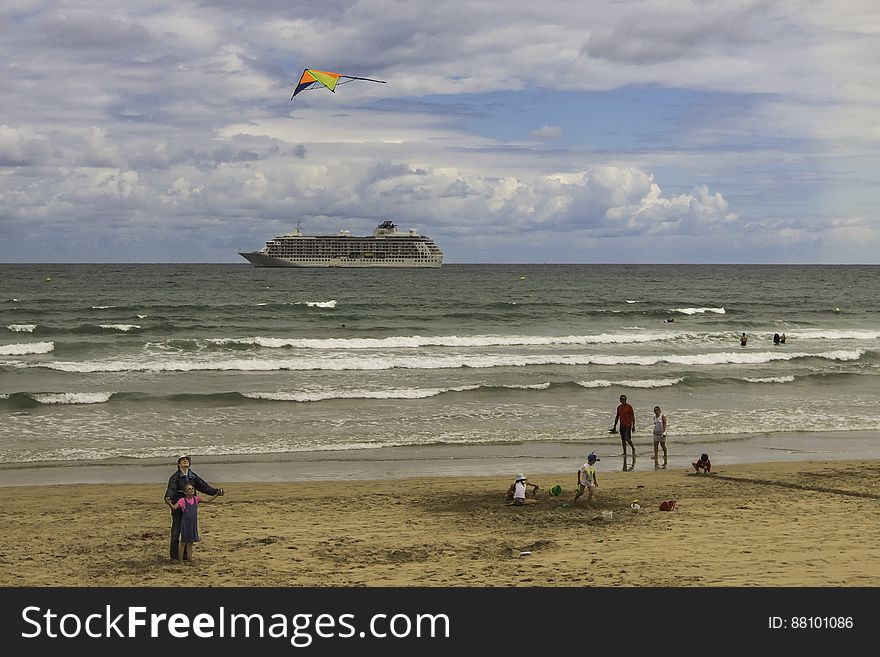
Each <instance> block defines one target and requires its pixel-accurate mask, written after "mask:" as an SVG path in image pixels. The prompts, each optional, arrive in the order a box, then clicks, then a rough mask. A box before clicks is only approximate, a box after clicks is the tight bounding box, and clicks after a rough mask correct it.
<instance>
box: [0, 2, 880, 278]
mask: <svg viewBox="0 0 880 657" xmlns="http://www.w3.org/2000/svg"><path fill="white" fill-rule="evenodd" d="M305 68H314V69H318V70H325V71H336V72H339V73H342V74H347V75H352V76H361V77H369V78H375V79H379V80H384V81H386V84H378V83H371V82H361V81H354V82H349V83H348V84H344V85H341V86H339V87H337V90H336V93H330V92H329V91H327V90H326V89H322V90H315V91H306V92H303V93H301V94H299V95H298V96H297V97H296V98H295V99H294V100H293V101H291V99H290V95H291V93H292V90H293V88H294V87H295V85H296V82H297V80H298V79H299V76H300V74H301V73H302V71H303V69H305ZM878 70H880V5H878V4H877V2H876V0H827V1H825V0H814V1H806V0H787V1H786V2H773V1H767V0H760V1H739V0H706V1H689V0H657V1H654V2H651V1H639V2H636V1H628V0H578V1H577V2H574V1H570V0H542V1H541V2H538V3H523V2H521V1H520V0H473V1H468V2H464V1H460V0H446V1H445V2H436V0H362V1H351V0H321V1H318V0H248V1H247V2H242V1H241V0H217V1H214V2H207V1H206V2H188V1H185V0H167V1H166V0H159V1H152V0H149V1H148V0H143V1H129V2H119V1H118V0H4V2H3V3H2V5H0V262H8V263H23V262H58V263H62V262H70V263H74V262H145V263H160V262H217V263H227V262H228V263H233V262H239V263H243V264H246V263H245V261H244V260H243V259H242V258H241V257H240V256H239V255H238V251H242V250H247V251H252V250H257V249H259V248H260V247H261V246H262V245H263V244H264V243H265V241H266V240H267V239H270V238H271V237H273V236H275V235H279V234H282V233H284V232H287V231H289V230H290V229H292V228H293V227H294V226H295V225H296V224H297V222H301V223H302V227H303V230H304V232H306V233H307V234H336V233H337V232H338V231H339V230H340V229H346V230H350V231H351V232H352V234H364V235H365V234H369V233H370V231H371V230H372V229H373V228H374V227H375V226H376V225H377V224H378V223H379V222H380V221H383V220H385V219H391V220H392V221H394V222H395V223H396V224H398V226H399V227H401V228H402V229H404V230H408V229H410V228H414V229H416V230H417V231H418V232H420V233H422V234H425V235H428V236H430V237H432V238H433V239H434V240H435V241H436V242H437V243H438V245H439V246H440V247H441V248H442V249H443V251H444V254H445V261H446V262H447V263H621V264H625V263H817V264H821V263H842V264H856V263H863V264H877V263H880V218H878V200H880V193H878V190H880V102H878V101H880V84H878V83H877V80H878Z"/></svg>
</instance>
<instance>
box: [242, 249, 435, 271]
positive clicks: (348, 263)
mask: <svg viewBox="0 0 880 657" xmlns="http://www.w3.org/2000/svg"><path fill="white" fill-rule="evenodd" d="M239 255H240V256H242V257H243V258H246V259H247V260H248V261H249V262H250V263H251V264H253V265H254V266H255V267H310V268H315V267H352V268H354V267H369V268H376V267H380V268H389V269H391V268H394V269H397V268H401V267H403V268H407V267H410V268H435V269H436V268H437V267H441V266H442V265H443V261H442V260H439V261H436V262H382V261H376V260H364V259H362V260H350V259H347V258H346V259H342V258H330V259H328V260H311V261H309V260H297V261H291V260H286V259H284V258H275V257H273V256H267V255H266V254H265V253H263V252H262V251H253V252H251V253H239Z"/></svg>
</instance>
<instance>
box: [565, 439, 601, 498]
mask: <svg viewBox="0 0 880 657" xmlns="http://www.w3.org/2000/svg"><path fill="white" fill-rule="evenodd" d="M599 460H601V459H600V458H599V457H598V456H597V455H596V452H590V454H589V455H588V456H587V462H586V463H584V464H583V465H582V466H581V467H580V469H579V470H578V483H577V492H576V493H575V494H574V499H573V500H572V501H571V505H572V506H574V503H575V502H577V501H578V498H579V497H580V496H581V495H583V494H584V491H585V490H586V491H588V492H587V508H588V509H594V508H596V507H594V506H593V489H594V488H598V486H599V480H598V478H597V477H596V461H599Z"/></svg>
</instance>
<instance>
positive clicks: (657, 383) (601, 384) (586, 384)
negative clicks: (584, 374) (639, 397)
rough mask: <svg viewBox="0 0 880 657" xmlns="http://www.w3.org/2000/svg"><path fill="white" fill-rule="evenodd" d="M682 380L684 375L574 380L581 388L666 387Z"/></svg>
mask: <svg viewBox="0 0 880 657" xmlns="http://www.w3.org/2000/svg"><path fill="white" fill-rule="evenodd" d="M682 381H684V377H678V378H675V379H636V380H624V381H607V380H603V379H596V380H594V381H576V383H577V384H578V385H579V386H581V387H582V388H610V387H611V386H623V387H625V388H667V387H669V386H674V385H676V384H678V383H681V382H682Z"/></svg>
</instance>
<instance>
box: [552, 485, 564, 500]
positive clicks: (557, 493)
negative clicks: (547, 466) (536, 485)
mask: <svg viewBox="0 0 880 657" xmlns="http://www.w3.org/2000/svg"><path fill="white" fill-rule="evenodd" d="M550 494H551V495H552V496H553V497H559V496H560V495H562V486H560V485H559V484H556V485H555V486H553V487H552V488H550Z"/></svg>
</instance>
